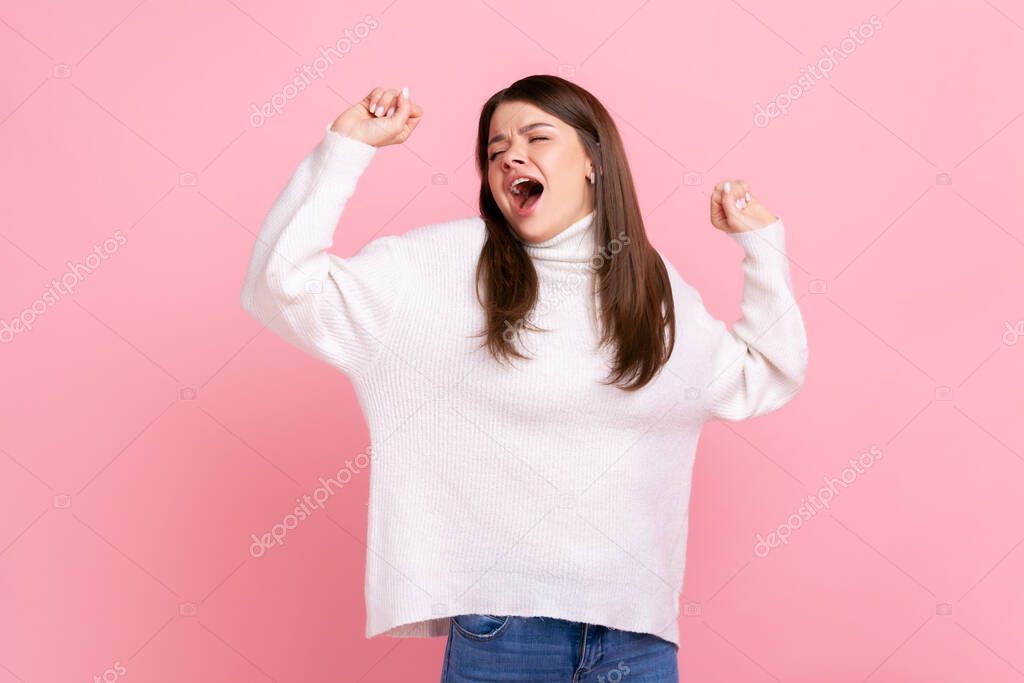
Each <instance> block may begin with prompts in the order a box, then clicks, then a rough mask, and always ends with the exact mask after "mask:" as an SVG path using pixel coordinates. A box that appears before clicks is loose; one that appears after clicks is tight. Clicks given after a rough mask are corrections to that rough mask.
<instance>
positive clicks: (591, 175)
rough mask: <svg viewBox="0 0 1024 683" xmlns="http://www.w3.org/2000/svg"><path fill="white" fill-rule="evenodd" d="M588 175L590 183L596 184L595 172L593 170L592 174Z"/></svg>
mask: <svg viewBox="0 0 1024 683" xmlns="http://www.w3.org/2000/svg"><path fill="white" fill-rule="evenodd" d="M587 177H588V178H589V179H590V184H591V185H593V184H594V172H593V171H591V172H590V175H589V176H587Z"/></svg>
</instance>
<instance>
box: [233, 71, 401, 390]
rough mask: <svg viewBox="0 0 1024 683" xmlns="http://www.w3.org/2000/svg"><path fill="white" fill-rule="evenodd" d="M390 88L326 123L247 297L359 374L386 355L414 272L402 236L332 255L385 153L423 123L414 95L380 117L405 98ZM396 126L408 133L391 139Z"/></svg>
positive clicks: (274, 212) (265, 317) (269, 232)
mask: <svg viewBox="0 0 1024 683" xmlns="http://www.w3.org/2000/svg"><path fill="white" fill-rule="evenodd" d="M382 92H387V93H393V92H394V91H381V89H379V88H378V89H376V90H374V91H373V92H372V93H371V94H370V95H368V96H367V98H366V99H364V100H363V101H362V102H360V103H359V104H357V105H355V107H353V108H351V109H350V110H348V111H347V112H345V114H343V115H342V116H341V117H339V118H338V119H336V120H335V121H334V122H333V123H332V124H330V125H328V126H327V127H325V130H324V135H323V138H322V139H321V140H320V142H319V144H318V145H317V146H316V148H314V149H313V150H312V151H311V152H310V153H309V155H308V156H306V158H304V159H303V160H302V161H301V163H300V164H299V165H298V168H296V170H295V171H294V172H293V174H292V176H291V178H290V179H289V181H288V183H287V185H286V186H285V188H284V190H283V191H282V192H281V194H280V195H279V196H278V197H277V199H276V201H275V202H274V205H273V206H272V208H271V209H270V211H269V213H268V214H267V217H266V218H265V219H264V221H263V224H262V226H261V228H260V232H259V235H258V237H257V239H256V243H255V245H254V246H253V250H252V256H251V258H250V261H249V266H248V271H247V273H246V277H245V283H244V285H243V287H242V292H241V305H242V308H243V309H245V311H246V312H248V313H249V314H250V315H251V316H253V317H254V318H255V319H256V320H258V321H259V322H261V323H263V324H264V325H266V326H267V327H268V328H270V329H271V330H273V331H274V332H275V333H276V334H278V335H279V336H281V337H282V338H283V339H285V340H286V341H288V342H289V343H291V344H293V345H294V346H297V347H299V348H301V349H303V350H304V351H306V352H308V353H310V354H311V355H313V356H314V357H316V358H319V359H321V360H323V361H325V362H327V363H328V364H330V365H331V366H333V367H335V368H337V369H339V370H341V371H342V372H345V373H346V374H350V375H354V374H357V373H359V372H361V371H362V370H364V369H366V368H367V367H369V366H370V364H372V362H373V361H374V359H375V358H376V356H377V355H378V354H379V353H380V352H381V351H382V350H383V348H384V341H383V340H384V337H385V335H386V334H387V330H388V327H389V325H390V323H391V320H392V318H393V316H394V313H395V311H396V308H397V303H398V301H399V297H400V296H401V292H402V287H403V286H404V282H405V280H404V276H405V273H406V272H407V268H405V267H404V263H403V258H404V253H403V248H402V247H403V241H402V239H401V237H400V236H386V237H380V238H378V239H375V240H372V241H371V242H369V243H368V244H366V245H365V246H364V247H363V248H362V249H361V250H360V251H359V252H358V253H357V254H355V255H354V256H352V257H349V258H341V257H339V256H336V255H334V254H330V253H328V252H327V249H328V248H330V247H331V246H332V244H333V241H334V232H335V229H336V227H337V224H338V220H339V218H340V217H341V214H342V212H343V211H344V209H345V204H346V203H347V202H348V200H349V198H350V197H351V196H352V194H353V193H354V192H355V189H356V185H357V183H358V180H359V177H360V176H361V175H362V173H363V171H364V170H365V169H366V168H367V166H368V165H369V163H370V161H371V160H372V159H373V157H374V156H375V154H376V152H377V148H378V147H379V146H381V145H382V144H392V142H393V141H401V140H404V139H405V137H407V133H406V134H405V136H404V137H402V138H401V140H397V138H396V135H398V134H400V131H401V129H402V128H403V127H404V128H406V129H408V123H409V122H411V121H412V119H413V118H414V111H413V110H414V106H413V105H410V103H409V102H408V97H407V96H406V97H404V98H401V99H402V100H404V102H402V103H398V104H397V106H398V112H399V114H398V115H395V116H394V117H390V116H386V115H384V116H383V117H377V115H376V114H370V113H369V112H370V105H371V104H373V105H376V103H378V102H380V103H386V104H390V103H391V101H392V100H395V98H394V97H393V96H392V97H391V98H388V97H387V96H386V95H385V94H382ZM371 99H372V102H371ZM396 102H397V100H396ZM356 108H361V111H357V110H356ZM374 108H375V109H376V106H375V107H374ZM415 109H418V107H415ZM400 116H401V117H402V118H401V120H399V117H400ZM346 117H348V118H347V119H346ZM371 117H377V118H387V119H388V122H387V123H385V122H384V121H374V125H376V126H377V128H375V129H373V130H371V131H370V134H367V128H365V127H363V128H360V127H359V126H360V124H361V122H363V121H365V120H368V119H370V118H371ZM353 119H354V120H355V124H354V125H353ZM342 124H345V125H342ZM387 126H394V127H395V129H394V131H398V132H397V133H396V132H392V133H391V137H390V138H389V139H390V140H391V141H383V142H381V141H380V140H379V139H378V137H374V135H375V134H376V135H378V136H379V134H380V133H381V132H382V131H383V132H384V133H386V132H387V128H386V127H387ZM412 126H413V127H415V123H412ZM367 140H368V141H370V142H367ZM371 142H373V143H375V144H371ZM376 143H379V144H376Z"/></svg>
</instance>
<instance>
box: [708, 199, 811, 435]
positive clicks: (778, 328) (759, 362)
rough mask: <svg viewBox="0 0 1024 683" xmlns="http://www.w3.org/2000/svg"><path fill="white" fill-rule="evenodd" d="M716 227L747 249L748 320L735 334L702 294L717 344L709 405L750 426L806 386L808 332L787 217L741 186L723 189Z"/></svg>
mask: <svg viewBox="0 0 1024 683" xmlns="http://www.w3.org/2000/svg"><path fill="white" fill-rule="evenodd" d="M711 224H712V225H714V226H715V228H717V229H719V230H722V231H723V232H725V233H727V234H728V235H729V236H730V237H732V238H733V239H734V240H735V241H736V242H737V243H738V244H739V245H740V246H741V247H742V248H743V252H744V259H743V302H742V304H741V310H742V316H741V317H740V319H739V320H737V321H736V323H735V324H734V325H733V327H732V329H731V330H730V329H729V328H728V326H727V325H726V324H725V323H724V322H722V321H721V320H717V319H715V318H713V317H711V315H709V314H708V312H707V310H705V308H704V306H703V303H702V302H701V300H700V295H699V294H696V293H695V292H694V294H695V296H696V306H695V307H696V312H697V316H698V320H699V321H700V324H701V325H702V327H703V328H704V331H705V333H706V334H707V335H708V336H709V337H710V340H711V361H710V363H709V369H710V372H711V375H710V378H709V380H708V383H707V386H706V387H705V391H706V399H707V406H708V410H709V411H710V418H711V419H721V420H733V421H735V420H745V419H747V418H751V417H757V416H758V415H764V414H765V413H769V412H771V411H773V410H776V409H778V408H781V407H782V406H783V405H785V404H786V403H788V402H789V401H790V400H791V399H792V398H793V397H794V396H795V395H796V393H797V392H798V391H799V390H800V387H802V386H803V383H804V377H805V374H806V372H807V331H806V329H805V328H804V321H803V316H802V315H801V314H800V309H799V307H798V306H797V302H796V298H795V297H794V296H793V286H792V283H791V282H790V277H789V259H788V258H787V256H786V241H785V226H784V225H783V223H782V218H781V217H779V216H777V215H775V214H774V213H773V212H772V211H769V210H768V208H767V207H766V206H765V205H764V204H762V203H761V202H760V201H758V199H757V198H756V197H753V196H751V194H750V189H749V187H748V186H747V184H746V182H744V181H743V180H734V181H733V182H732V183H730V182H729V181H725V182H723V183H720V184H718V185H716V186H715V190H714V192H713V193H712V195H711Z"/></svg>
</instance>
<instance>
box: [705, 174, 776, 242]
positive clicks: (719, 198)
mask: <svg viewBox="0 0 1024 683" xmlns="http://www.w3.org/2000/svg"><path fill="white" fill-rule="evenodd" d="M777 219H778V216H776V215H775V214H774V213H772V212H771V211H769V210H768V207H766V206H765V205H764V204H762V203H761V202H759V201H757V198H756V197H752V196H751V195H750V190H749V189H748V187H747V184H746V183H745V182H744V181H742V180H732V181H729V180H726V181H724V182H721V183H718V184H717V185H715V191H714V192H712V193H711V224H712V225H713V226H715V227H716V228H718V229H719V230H721V231H723V232H749V231H750V230H757V229H758V228H763V227H766V226H768V225H771V224H772V223H774V222H775V221H776V220H777Z"/></svg>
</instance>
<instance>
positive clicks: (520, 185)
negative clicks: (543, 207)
mask: <svg viewBox="0 0 1024 683" xmlns="http://www.w3.org/2000/svg"><path fill="white" fill-rule="evenodd" d="M511 192H512V202H513V203H514V204H515V205H516V207H518V209H519V210H520V211H525V210H527V209H529V208H531V207H532V206H533V205H534V204H536V203H537V200H538V199H539V198H540V195H541V194H542V193H543V192H544V186H543V185H542V184H541V183H540V182H539V181H537V180H534V179H533V178H525V177H524V178H519V179H517V180H516V181H515V182H514V183H512V189H511Z"/></svg>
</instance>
